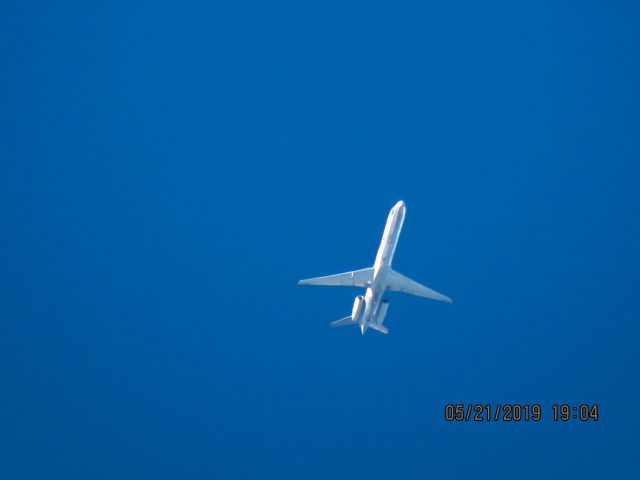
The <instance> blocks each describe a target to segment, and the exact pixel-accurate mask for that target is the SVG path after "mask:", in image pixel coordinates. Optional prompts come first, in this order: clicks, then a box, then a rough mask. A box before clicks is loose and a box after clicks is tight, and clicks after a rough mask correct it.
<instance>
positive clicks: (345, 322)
mask: <svg viewBox="0 0 640 480" xmlns="http://www.w3.org/2000/svg"><path fill="white" fill-rule="evenodd" d="M356 323H358V322H354V321H353V318H351V317H344V318H341V319H340V320H336V321H335V322H331V326H332V327H346V326H347V325H355V324H356Z"/></svg>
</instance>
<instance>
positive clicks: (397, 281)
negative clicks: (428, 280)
mask: <svg viewBox="0 0 640 480" xmlns="http://www.w3.org/2000/svg"><path fill="white" fill-rule="evenodd" d="M387 290H391V291H393V292H404V293H408V294H409V295H416V296H418V297H426V298H430V299H432V300H438V301H439V302H447V303H453V300H451V299H450V298H449V297H447V296H446V295H443V294H441V293H438V292H436V291H435V290H431V289H430V288H429V287H425V286H424V285H420V284H419V283H418V282H416V281H414V280H411V279H410V278H407V277H405V276H404V275H401V274H399V273H398V272H396V271H395V270H391V272H390V273H389V280H388V283H387Z"/></svg>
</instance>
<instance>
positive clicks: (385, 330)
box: [369, 323, 389, 335]
mask: <svg viewBox="0 0 640 480" xmlns="http://www.w3.org/2000/svg"><path fill="white" fill-rule="evenodd" d="M369 326H370V327H371V328H373V329H374V330H377V331H378V332H380V333H384V334H385V335H386V334H387V333H389V329H388V328H387V327H383V326H382V325H378V324H377V323H372V324H371V325H369Z"/></svg>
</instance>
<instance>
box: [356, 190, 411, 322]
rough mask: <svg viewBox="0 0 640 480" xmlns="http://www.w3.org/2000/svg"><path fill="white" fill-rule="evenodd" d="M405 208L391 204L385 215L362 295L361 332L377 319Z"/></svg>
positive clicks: (401, 204)
mask: <svg viewBox="0 0 640 480" xmlns="http://www.w3.org/2000/svg"><path fill="white" fill-rule="evenodd" d="M405 210H406V209H405V206H404V202H403V201H400V202H398V203H396V204H395V205H394V206H393V208H392V209H391V211H390V212H389V216H388V217H387V224H386V225H385V227H384V233H383V234H382V241H381V242H380V247H379V248H378V254H377V255H376V260H375V263H374V264H373V280H372V281H371V284H370V285H369V286H368V287H367V291H366V293H365V295H364V298H365V309H364V313H363V315H362V316H361V317H360V321H359V323H360V331H361V332H362V333H364V332H365V331H366V330H367V328H368V327H369V326H370V325H371V324H373V323H376V322H377V321H378V320H377V317H378V312H379V310H380V306H381V304H382V296H383V294H384V291H385V290H386V288H387V278H388V276H389V272H390V271H391V262H392V261H393V255H394V253H395V251H396V246H397V245H398V239H399V238H400V232H401V231H402V224H403V223H404V216H405ZM383 320H384V319H380V324H381V323H382V321H383Z"/></svg>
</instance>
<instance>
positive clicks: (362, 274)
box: [298, 268, 373, 287]
mask: <svg viewBox="0 0 640 480" xmlns="http://www.w3.org/2000/svg"><path fill="white" fill-rule="evenodd" d="M372 280H373V268H363V269H362V270H354V271H353V272H346V273H339V274H337V275H329V276H327V277H316V278H308V279H306V280H300V281H299V282H298V285H326V286H332V287H367V286H368V285H369V284H370V283H371V281H372Z"/></svg>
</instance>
